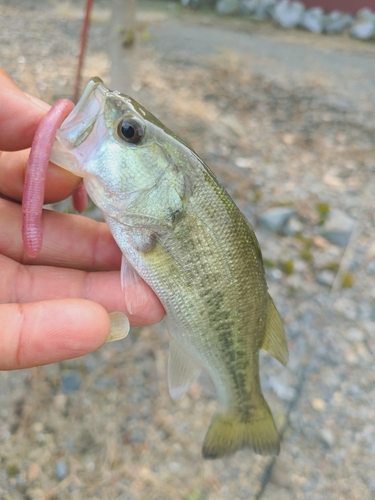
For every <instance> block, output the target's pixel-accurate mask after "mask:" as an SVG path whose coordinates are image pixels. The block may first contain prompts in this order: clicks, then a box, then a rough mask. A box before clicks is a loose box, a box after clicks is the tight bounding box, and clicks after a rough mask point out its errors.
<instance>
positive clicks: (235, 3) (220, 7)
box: [216, 0, 240, 15]
mask: <svg viewBox="0 0 375 500" xmlns="http://www.w3.org/2000/svg"><path fill="white" fill-rule="evenodd" d="M239 8H240V0H219V1H218V2H217V4H216V11H217V13H218V14H222V15H227V14H234V13H235V12H237V11H238V10H239Z"/></svg>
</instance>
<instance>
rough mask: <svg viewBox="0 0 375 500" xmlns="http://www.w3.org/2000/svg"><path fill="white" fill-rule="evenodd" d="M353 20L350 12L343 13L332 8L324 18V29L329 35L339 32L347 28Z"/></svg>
mask: <svg viewBox="0 0 375 500" xmlns="http://www.w3.org/2000/svg"><path fill="white" fill-rule="evenodd" d="M352 22H353V17H352V16H351V15H350V14H343V13H342V12H339V11H338V10H334V11H332V12H330V13H329V14H327V16H326V20H325V27H324V31H325V32H326V33H328V34H329V35H333V34H334V33H341V32H342V31H344V29H346V28H348V27H349V26H350V25H351V24H352Z"/></svg>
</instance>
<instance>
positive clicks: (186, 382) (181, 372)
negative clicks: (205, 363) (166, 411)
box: [168, 339, 201, 400]
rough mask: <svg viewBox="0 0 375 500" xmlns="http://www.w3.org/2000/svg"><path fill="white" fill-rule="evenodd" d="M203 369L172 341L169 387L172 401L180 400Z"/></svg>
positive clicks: (170, 347)
mask: <svg viewBox="0 0 375 500" xmlns="http://www.w3.org/2000/svg"><path fill="white" fill-rule="evenodd" d="M200 371H201V369H200V367H199V366H198V365H197V364H196V363H195V361H194V360H193V359H192V358H191V357H190V356H189V355H188V354H187V353H186V352H185V351H184V349H183V348H182V347H181V346H180V345H179V344H178V342H177V341H176V340H174V339H171V340H170V346H169V359H168V386H169V393H170V395H171V398H172V399H175V400H177V399H180V398H181V397H182V396H183V395H184V394H185V392H186V391H187V390H188V389H189V387H190V386H191V384H192V383H193V382H194V380H195V379H196V378H197V377H198V375H199V373H200Z"/></svg>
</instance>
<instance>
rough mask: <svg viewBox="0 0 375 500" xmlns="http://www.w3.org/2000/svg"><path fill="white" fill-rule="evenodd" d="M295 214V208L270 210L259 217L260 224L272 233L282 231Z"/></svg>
mask: <svg viewBox="0 0 375 500" xmlns="http://www.w3.org/2000/svg"><path fill="white" fill-rule="evenodd" d="M295 213H296V211H295V209H294V208H293V207H275V208H270V209H269V210H267V211H266V212H264V213H263V214H262V215H261V216H260V217H259V224H260V225H261V226H263V227H265V228H266V229H270V230H271V231H280V230H281V229H283V227H284V225H285V224H286V223H287V222H288V220H289V219H290V218H291V217H292V215H294V214H295Z"/></svg>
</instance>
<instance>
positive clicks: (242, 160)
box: [234, 157, 254, 168]
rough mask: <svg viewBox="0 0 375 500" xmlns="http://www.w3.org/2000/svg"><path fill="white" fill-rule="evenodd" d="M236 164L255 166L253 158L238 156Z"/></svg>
mask: <svg viewBox="0 0 375 500" xmlns="http://www.w3.org/2000/svg"><path fill="white" fill-rule="evenodd" d="M234 164H235V165H236V167H238V168H252V167H253V166H254V162H253V160H252V158H241V157H240V158H236V159H235V160H234Z"/></svg>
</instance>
